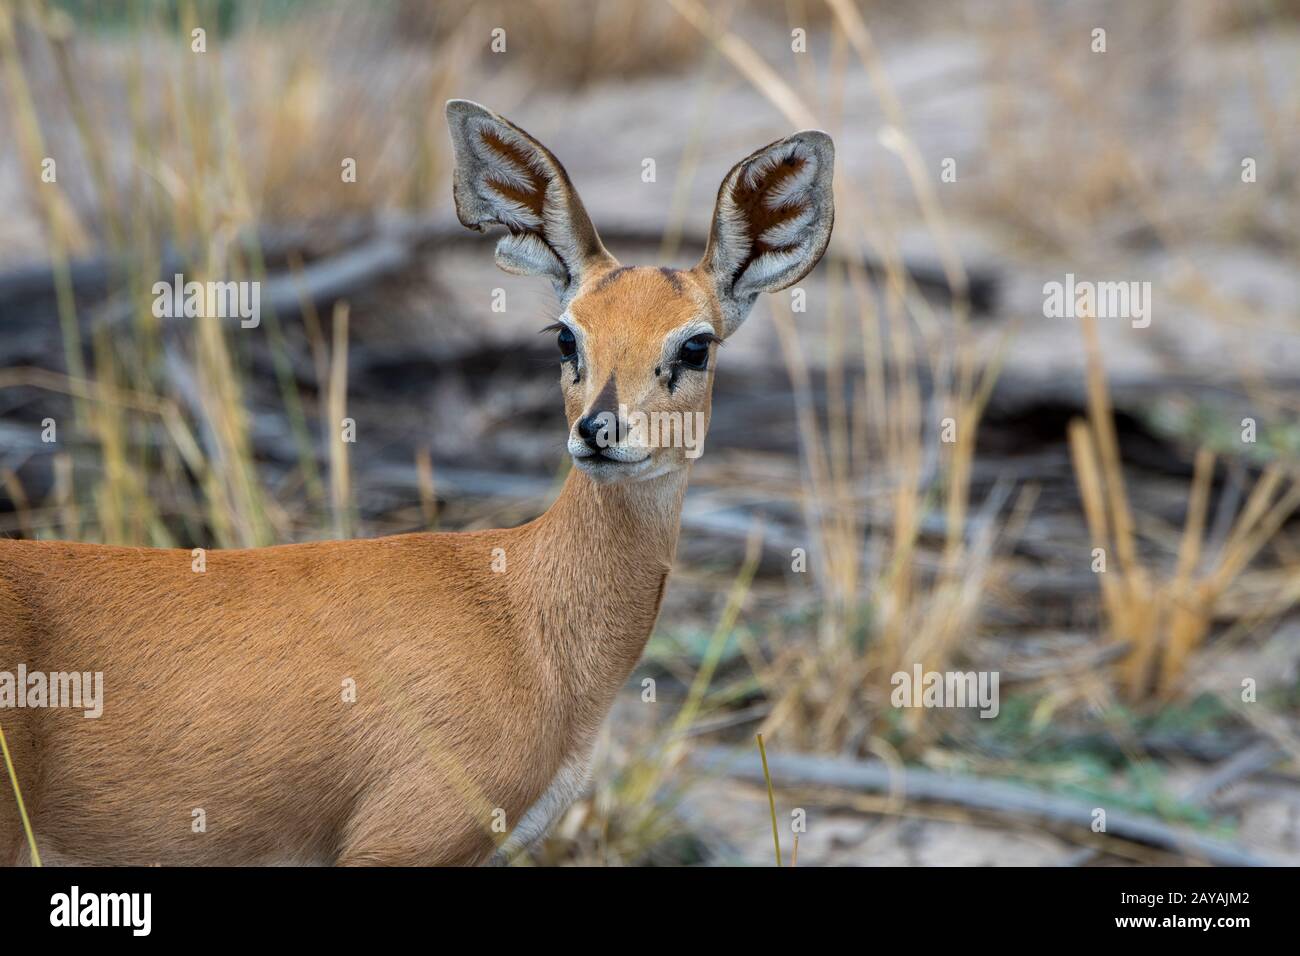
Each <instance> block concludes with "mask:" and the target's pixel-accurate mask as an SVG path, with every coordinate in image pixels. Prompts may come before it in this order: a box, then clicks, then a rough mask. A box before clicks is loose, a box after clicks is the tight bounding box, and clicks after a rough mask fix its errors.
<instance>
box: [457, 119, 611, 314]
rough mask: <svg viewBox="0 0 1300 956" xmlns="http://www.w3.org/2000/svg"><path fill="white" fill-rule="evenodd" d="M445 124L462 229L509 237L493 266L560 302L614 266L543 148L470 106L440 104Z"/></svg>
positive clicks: (561, 169)
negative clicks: (491, 230) (545, 288)
mask: <svg viewBox="0 0 1300 956" xmlns="http://www.w3.org/2000/svg"><path fill="white" fill-rule="evenodd" d="M447 126H448V128H449V129H450V130H451V146H452V152H453V153H454V154H455V157H456V172H455V176H454V186H453V193H454V195H455V198H456V215H457V216H458V217H459V219H460V221H461V224H462V225H464V226H467V227H469V228H470V229H474V230H477V231H479V232H483V231H484V230H485V229H486V227H487V226H490V225H501V226H505V227H506V229H508V230H509V231H510V235H508V236H504V237H502V239H501V241H500V242H499V243H497V252H496V259H497V265H499V266H500V267H501V268H502V269H504V270H505V271H506V272H513V273H515V274H517V275H544V276H547V277H548V278H549V279H550V280H551V281H552V282H553V283H554V285H555V291H556V293H557V294H558V295H559V297H560V301H561V303H564V304H567V302H568V300H569V299H570V298H572V297H573V295H574V294H575V293H576V292H577V290H578V287H579V286H580V285H581V284H582V277H583V275H584V274H585V273H587V272H588V271H589V270H591V269H592V268H594V267H598V266H605V265H609V264H615V263H614V258H613V257H612V256H611V255H610V254H609V253H608V252H607V251H606V250H605V247H604V246H603V245H601V242H600V237H599V236H598V235H597V234H596V228H595V227H594V226H593V225H592V224H591V219H589V218H588V216H587V210H586V209H584V208H583V206H582V200H581V199H579V198H578V194H577V192H576V191H575V190H574V188H573V184H572V183H570V182H569V174H568V173H566V172H565V171H564V167H563V166H561V165H560V161H559V160H557V159H556V158H555V157H554V156H553V155H551V151H550V150H549V149H547V148H546V147H545V146H543V145H542V144H541V143H539V142H537V140H535V139H533V138H532V137H531V136H529V135H528V134H527V133H525V132H524V131H523V130H521V129H520V128H519V127H518V126H515V125H514V124H513V123H511V122H510V121H509V120H506V119H504V118H502V117H500V116H498V115H497V114H496V113H493V112H492V111H491V110H489V109H486V108H485V107H482V106H479V105H478V104H477V103H471V102H470V101H469V100H448V101H447Z"/></svg>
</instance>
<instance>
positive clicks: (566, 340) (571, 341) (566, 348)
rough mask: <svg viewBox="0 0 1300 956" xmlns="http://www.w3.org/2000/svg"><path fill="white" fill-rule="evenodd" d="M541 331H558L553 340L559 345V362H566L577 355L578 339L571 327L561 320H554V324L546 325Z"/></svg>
mask: <svg viewBox="0 0 1300 956" xmlns="http://www.w3.org/2000/svg"><path fill="white" fill-rule="evenodd" d="M542 331H543V332H559V333H560V334H559V335H557V336H556V337H555V341H556V343H557V344H558V345H559V346H560V361H561V362H568V361H569V360H570V359H574V358H577V357H578V339H577V336H575V335H574V334H573V329H571V328H569V327H568V326H567V325H565V324H563V323H562V322H556V323H555V324H554V325H548V326H547V327H546V328H544V329H542Z"/></svg>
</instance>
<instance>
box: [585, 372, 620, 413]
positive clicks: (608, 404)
mask: <svg viewBox="0 0 1300 956" xmlns="http://www.w3.org/2000/svg"><path fill="white" fill-rule="evenodd" d="M601 412H613V413H614V414H616V415H617V414H618V386H617V385H615V384H614V373H613V372H610V373H609V379H608V381H606V382H605V385H604V387H603V388H601V390H600V394H599V395H597V396H596V400H595V401H594V402H592V403H591V410H590V411H589V412H588V413H587V414H589V415H599V414H600V413H601Z"/></svg>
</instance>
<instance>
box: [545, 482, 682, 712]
mask: <svg viewBox="0 0 1300 956" xmlns="http://www.w3.org/2000/svg"><path fill="white" fill-rule="evenodd" d="M686 480H687V469H681V470H678V471H675V472H672V473H669V474H666V475H662V476H660V477H658V478H651V479H648V480H646V481H639V482H627V483H616V484H598V483H596V482H594V481H592V480H591V479H590V478H588V477H587V476H586V475H584V474H582V473H580V472H578V471H577V470H574V471H571V472H570V473H569V477H568V479H567V480H566V481H565V483H564V488H563V490H562V491H561V492H560V495H559V497H558V498H557V499H556V501H555V504H553V505H552V506H551V507H550V509H549V510H548V511H547V512H546V513H545V514H544V515H542V516H541V517H540V518H538V519H537V520H536V521H534V522H532V523H531V524H528V525H525V526H524V527H523V528H520V529H519V531H520V537H521V541H520V544H521V545H522V547H521V551H522V552H523V554H522V556H523V557H524V559H525V561H524V567H523V568H522V569H521V571H522V573H523V575H524V580H523V582H521V583H523V584H524V587H523V588H521V589H520V592H519V596H520V598H522V599H523V601H525V602H526V603H527V605H528V606H527V607H526V608H521V610H524V611H525V613H526V614H528V615H530V616H531V619H532V620H535V621H536V622H537V631H536V633H535V636H536V638H537V640H538V641H539V643H540V645H541V646H540V648H539V650H540V651H541V652H542V653H543V654H544V655H545V656H546V657H547V658H549V659H550V660H552V661H554V662H555V663H556V665H557V666H556V673H555V674H554V676H555V678H556V679H557V680H559V681H561V682H563V683H565V684H566V685H568V687H569V689H571V690H572V691H573V692H574V693H580V694H582V695H584V696H591V697H593V698H594V700H593V702H603V701H607V700H609V699H612V697H613V695H614V693H616V692H617V691H618V689H619V687H621V686H622V684H623V682H624V681H625V680H626V679H627V677H628V675H629V674H630V673H631V671H632V668H633V666H634V665H635V664H636V661H637V659H638V658H639V657H640V655H641V651H642V649H643V648H644V647H645V643H646V641H647V640H648V639H649V637H650V631H651V629H652V628H653V627H654V622H655V618H656V617H657V616H658V613H659V604H660V601H661V600H662V598H663V592H664V586H665V584H666V583H667V578H668V572H669V570H670V569H671V567H672V562H673V555H674V553H675V552H676V550H677V535H678V531H679V530H680V526H681V511H682V499H683V496H684V495H685V492H686Z"/></svg>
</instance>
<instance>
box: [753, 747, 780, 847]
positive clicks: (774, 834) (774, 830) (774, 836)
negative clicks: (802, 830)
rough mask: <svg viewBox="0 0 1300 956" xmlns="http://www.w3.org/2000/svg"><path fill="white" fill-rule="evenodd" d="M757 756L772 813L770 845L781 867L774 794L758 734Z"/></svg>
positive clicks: (763, 749)
mask: <svg viewBox="0 0 1300 956" xmlns="http://www.w3.org/2000/svg"><path fill="white" fill-rule="evenodd" d="M757 737H758V755H759V756H760V757H761V758H762V759H763V779H764V780H766V781H767V806H768V809H769V810H771V812H772V844H773V846H775V847H776V865H777V866H781V865H782V863H781V833H780V829H779V828H778V827H777V825H776V794H775V793H773V792H772V773H771V771H770V770H768V769H767V748H766V747H764V746H763V735H762V734H758V735H757Z"/></svg>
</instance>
